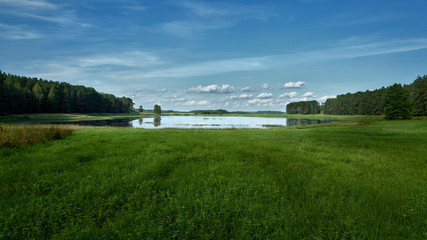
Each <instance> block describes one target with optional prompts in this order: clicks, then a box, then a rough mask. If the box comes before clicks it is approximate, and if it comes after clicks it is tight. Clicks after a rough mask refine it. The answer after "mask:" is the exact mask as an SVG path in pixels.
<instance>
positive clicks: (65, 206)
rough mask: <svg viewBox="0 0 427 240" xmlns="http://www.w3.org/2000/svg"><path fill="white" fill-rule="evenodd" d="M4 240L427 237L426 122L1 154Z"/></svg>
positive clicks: (136, 138)
mask: <svg viewBox="0 0 427 240" xmlns="http://www.w3.org/2000/svg"><path fill="white" fill-rule="evenodd" d="M0 193H1V197H0V239H28V238H36V239H40V238H59V239H64V238H66V239H88V238H91V239H101V238H107V239H135V238H143V239H146V238H148V239H165V238H166V239H188V238H190V239H195V238H196V239H256V238H262V239H426V238H427V120H411V121H376V122H371V123H370V124H369V123H364V124H348V125H345V124H344V125H343V124H341V125H338V126H322V127H307V128H279V129H268V130H256V129H255V130H245V129H242V130H234V129H233V130H176V129H175V130H172V129H171V130H143V129H123V128H97V129H92V128H85V129H81V130H77V131H74V132H73V133H72V134H71V135H70V136H68V137H66V138H63V139H60V140H54V141H49V142H46V143H38V144H33V145H28V146H25V147H20V148H9V147H4V146H3V147H0Z"/></svg>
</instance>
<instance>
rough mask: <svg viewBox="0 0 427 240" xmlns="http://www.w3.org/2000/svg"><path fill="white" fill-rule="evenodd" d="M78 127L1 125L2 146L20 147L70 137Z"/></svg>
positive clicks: (0, 143) (0, 140) (0, 141)
mask: <svg viewBox="0 0 427 240" xmlns="http://www.w3.org/2000/svg"><path fill="white" fill-rule="evenodd" d="M76 128H78V127H77V126H66V125H15V124H0V145H3V146H7V147H20V146H25V145H28V144H34V143H40V142H42V143H44V142H47V141H50V140H55V139H60V138H63V137H66V136H68V135H70V134H71V133H72V132H73V130H74V129H76Z"/></svg>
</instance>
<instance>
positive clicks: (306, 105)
mask: <svg viewBox="0 0 427 240" xmlns="http://www.w3.org/2000/svg"><path fill="white" fill-rule="evenodd" d="M286 113H288V114H318V113H320V105H319V103H318V102H317V101H301V102H293V103H289V104H288V105H286Z"/></svg>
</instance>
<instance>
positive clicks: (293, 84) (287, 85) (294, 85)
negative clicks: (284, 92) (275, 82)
mask: <svg viewBox="0 0 427 240" xmlns="http://www.w3.org/2000/svg"><path fill="white" fill-rule="evenodd" d="M305 84H306V82H302V81H298V82H287V83H285V85H283V87H284V88H301V87H302V86H304V85H305Z"/></svg>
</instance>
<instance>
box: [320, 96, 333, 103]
mask: <svg viewBox="0 0 427 240" xmlns="http://www.w3.org/2000/svg"><path fill="white" fill-rule="evenodd" d="M336 97H337V96H335V95H333V96H323V97H321V98H319V101H322V102H324V101H326V100H328V98H336Z"/></svg>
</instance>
